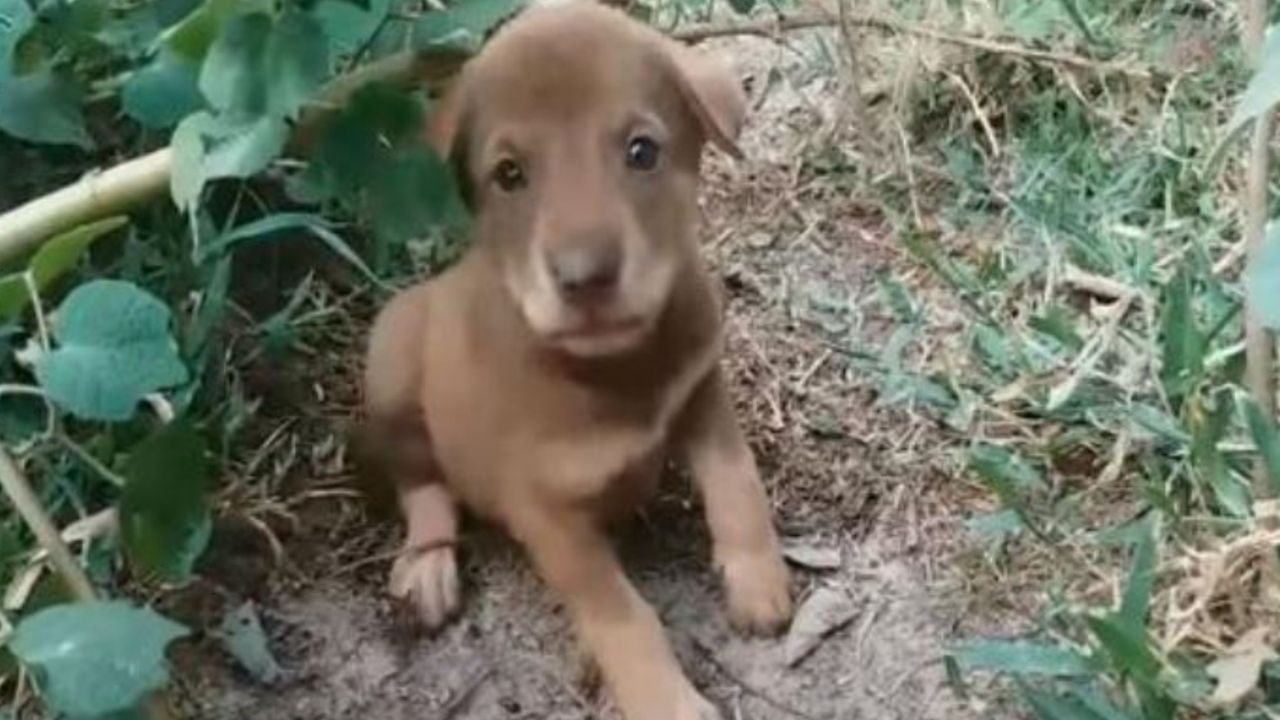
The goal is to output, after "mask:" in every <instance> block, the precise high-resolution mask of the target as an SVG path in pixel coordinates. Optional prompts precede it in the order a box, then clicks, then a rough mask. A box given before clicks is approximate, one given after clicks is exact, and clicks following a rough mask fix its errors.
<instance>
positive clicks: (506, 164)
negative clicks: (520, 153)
mask: <svg viewBox="0 0 1280 720" xmlns="http://www.w3.org/2000/svg"><path fill="white" fill-rule="evenodd" d="M493 181H494V182H495V183H497V184H498V187H500V188H502V190H503V192H515V191H517V190H519V189H521V188H523V187H524V186H525V185H527V184H528V179H527V178H525V176H524V168H523V167H521V166H520V163H518V162H516V161H515V160H512V159H511V158H504V159H502V160H500V161H498V164H497V165H495V166H494V168H493Z"/></svg>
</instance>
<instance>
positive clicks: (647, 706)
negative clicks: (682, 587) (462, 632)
mask: <svg viewBox="0 0 1280 720" xmlns="http://www.w3.org/2000/svg"><path fill="white" fill-rule="evenodd" d="M512 524H513V527H512V530H513V532H514V534H515V535H516V537H517V538H518V539H519V540H520V541H521V542H522V543H523V544H524V545H525V547H526V548H527V550H528V551H529V554H530V556H531V557H532V559H533V562H534V565H535V566H536V567H537V569H538V572H539V574H540V575H541V576H542V578H543V580H544V581H546V583H547V584H548V585H550V586H551V588H552V589H553V590H554V591H555V592H556V593H557V594H558V595H559V596H560V597H561V598H562V599H563V601H564V602H565V605H566V606H567V607H568V609H569V612H570V614H571V615H572V617H573V619H574V623H575V625H576V626H577V629H578V632H579V633H580V635H581V639H582V642H583V645H584V646H585V647H586V649H587V651H588V652H590V653H591V655H592V656H593V658H594V659H595V661H596V663H597V664H598V665H599V667H600V671H601V674H602V675H603V677H604V681H605V685H606V687H608V688H609V690H610V691H611V692H612V693H613V697H614V700H615V702H616V703H617V704H618V707H619V708H620V709H621V710H622V713H623V715H624V716H625V717H626V720H719V718H720V717H721V716H720V714H719V712H717V711H716V709H715V708H714V707H713V706H712V705H711V704H710V703H708V702H707V701H706V700H705V699H703V698H702V696H701V695H699V694H698V692H697V690H695V689H694V687H693V685H692V684H690V683H689V681H688V679H687V678H686V677H685V675H684V672H683V671H682V670H681V668H680V665H679V662H678V661H677V660H676V657H675V654H674V653H673V652H672V650H671V646H670V645H669V644H668V642H667V638H666V634H665V633H664V632H663V629H662V625H661V623H660V622H659V620H658V616H657V614H656V613H655V612H654V611H653V608H652V607H650V606H649V604H648V603H646V602H645V601H644V599H643V598H642V597H640V594H639V592H637V591H636V589H635V587H634V586H632V584H631V583H630V581H628V579H627V577H626V575H625V574H624V572H623V570H622V567H621V565H620V564H619V563H618V559H617V556H616V555H615V554H614V552H613V548H612V547H611V546H610V544H609V540H608V538H607V537H606V536H605V535H604V534H603V533H602V532H601V531H600V529H599V528H598V527H597V526H596V524H595V523H594V522H593V521H592V519H591V518H590V517H588V516H587V515H585V514H584V513H582V512H581V511H579V510H576V509H572V508H567V507H554V508H552V507H544V506H535V505H533V504H530V503H526V504H525V505H524V506H523V508H522V509H521V511H520V516H519V518H516V519H513V522H512Z"/></svg>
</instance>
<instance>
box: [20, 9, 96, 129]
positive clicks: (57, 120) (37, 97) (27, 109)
mask: <svg viewBox="0 0 1280 720" xmlns="http://www.w3.org/2000/svg"><path fill="white" fill-rule="evenodd" d="M35 24H36V17H35V14H34V13H33V12H32V11H31V8H30V6H28V5H27V3H26V2H25V0H0V131H4V132H6V133H8V134H9V135H12V136H14V137H16V138H19V139H21V140H27V141H29V142H36V143H49V144H55V145H75V146H78V147H81V148H84V149H89V148H91V147H93V141H92V140H91V139H90V138H89V133H88V131H86V130H85V127H84V116H83V114H82V113H81V111H80V90H79V88H78V87H77V86H76V85H75V83H74V82H72V81H71V80H70V79H68V78H67V77H66V76H64V75H62V74H61V73H59V72H55V71H54V70H52V69H50V68H48V67H44V68H40V69H36V70H33V71H31V72H27V73H23V74H17V73H16V69H15V68H14V66H13V58H14V55H15V52H16V50H17V45H18V43H19V42H20V40H21V39H22V38H23V37H24V36H26V35H27V33H28V32H30V31H31V30H32V28H34V27H35Z"/></svg>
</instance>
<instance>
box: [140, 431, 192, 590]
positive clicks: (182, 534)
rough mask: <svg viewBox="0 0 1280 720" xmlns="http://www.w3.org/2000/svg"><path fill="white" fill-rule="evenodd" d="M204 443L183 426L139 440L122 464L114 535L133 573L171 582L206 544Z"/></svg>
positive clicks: (184, 574) (186, 572)
mask: <svg viewBox="0 0 1280 720" xmlns="http://www.w3.org/2000/svg"><path fill="white" fill-rule="evenodd" d="M205 455H206V448H205V442H204V439H203V438H202V437H201V436H200V435H199V433H197V432H196V431H195V430H194V429H193V428H192V427H191V426H190V425H189V424H188V423H187V422H186V421H184V420H179V421H175V422H173V423H170V424H169V425H166V426H164V427H162V428H160V429H159V430H157V431H156V432H154V433H153V434H152V435H151V436H150V437H148V438H147V439H145V440H143V441H142V442H141V443H140V444H139V445H138V446H137V447H135V448H134V449H133V450H132V451H131V452H130V453H129V457H128V460H126V461H125V464H124V471H123V475H124V478H125V485H124V492H123V493H122V495H121V497H120V534H121V537H122V538H123V540H124V547H125V552H126V553H127V555H128V557H129V561H130V562H131V563H132V565H133V566H134V568H135V569H136V570H138V571H140V572H142V573H145V574H150V575H155V576H158V577H160V578H161V579H163V580H166V581H170V582H176V581H182V580H186V579H187V578H189V577H190V576H191V571H192V569H193V568H194V567H195V563H196V560H198V559H199V557H200V554H201V553H203V552H204V549H205V547H206V546H207V545H208V544H209V535H210V533H211V531H212V529H213V522H212V519H211V518H210V515H209V501H208V496H207V493H208V490H209V488H208V483H209V466H208V462H207V459H206V457H205Z"/></svg>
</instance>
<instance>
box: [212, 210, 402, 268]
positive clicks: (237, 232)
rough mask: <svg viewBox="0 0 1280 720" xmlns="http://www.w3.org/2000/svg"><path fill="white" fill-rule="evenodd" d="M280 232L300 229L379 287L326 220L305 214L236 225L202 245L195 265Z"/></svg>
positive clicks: (363, 264)
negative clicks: (240, 245) (242, 244)
mask: <svg viewBox="0 0 1280 720" xmlns="http://www.w3.org/2000/svg"><path fill="white" fill-rule="evenodd" d="M282 230H304V231H306V232H309V233H311V234H312V235H314V236H315V237H316V238H317V239H319V240H320V241H321V242H323V243H324V244H325V245H327V246H329V249H330V250H332V251H333V252H335V253H337V254H338V255H339V256H340V257H342V259H343V260H346V261H347V262H348V263H350V264H351V266H352V267H354V268H355V269H356V270H358V271H359V272H360V273H362V274H363V275H364V276H365V277H367V278H369V279H370V280H371V281H373V282H375V283H378V284H380V285H381V284H383V281H382V280H381V279H380V278H379V277H378V276H377V275H376V274H375V273H374V272H373V270H371V269H369V266H368V265H366V264H365V262H364V260H362V259H361V258H360V256H359V255H358V254H356V252H355V251H354V250H352V249H351V246H350V245H348V244H347V242H346V241H345V240H343V239H342V237H341V236H339V235H338V234H337V233H336V232H334V231H333V226H332V225H331V224H330V223H329V222H328V221H327V220H325V219H324V218H323V217H320V216H319V215H312V214H308V213H274V214H272V215H268V216H266V217H263V218H259V219H257V220H254V221H252V222H249V223H245V224H244V225H240V226H239V227H237V228H235V229H234V230H231V231H230V232H228V233H226V234H224V235H221V236H220V237H218V238H217V239H215V240H213V241H211V242H209V243H207V244H205V245H204V246H202V247H201V248H200V254H199V256H198V258H197V259H198V261H199V262H206V261H208V260H209V259H210V258H213V257H216V256H218V255H220V254H221V253H224V252H227V251H228V250H230V249H232V248H233V247H235V246H236V245H239V244H240V243H242V242H244V241H246V240H251V239H255V238H262V237H264V236H270V235H272V234H274V233H277V232H280V231H282Z"/></svg>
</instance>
